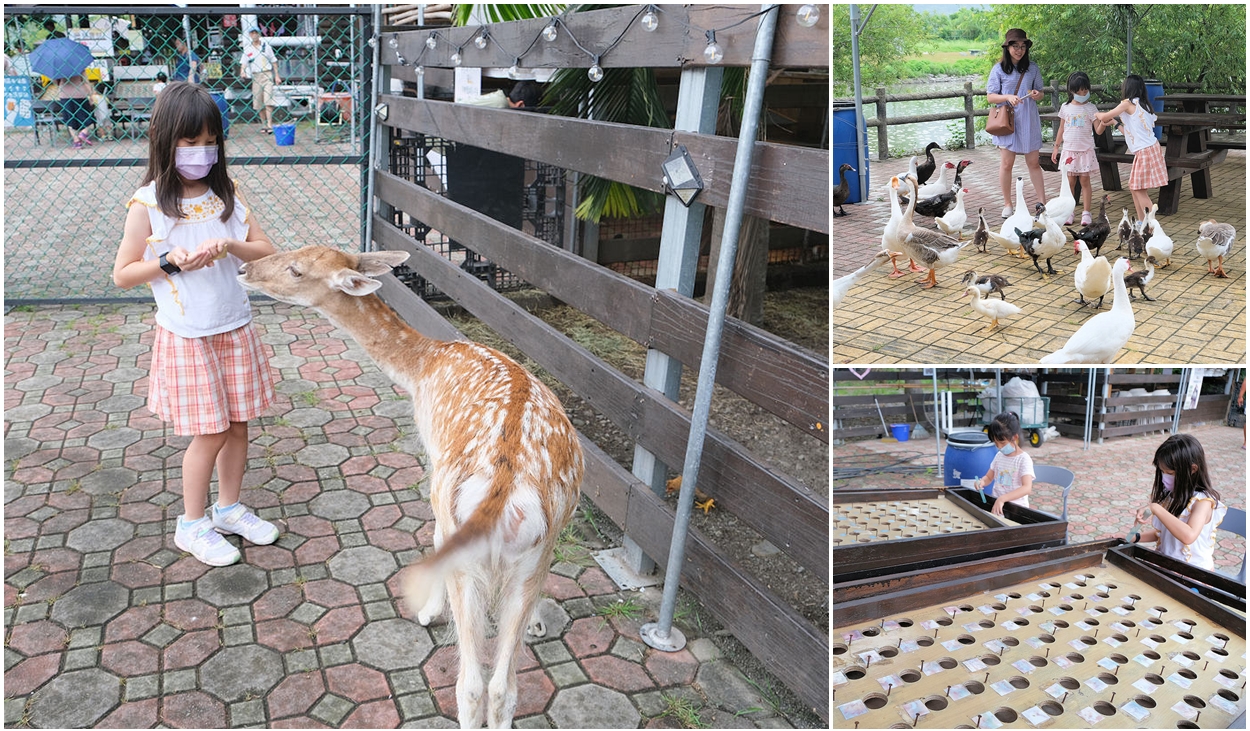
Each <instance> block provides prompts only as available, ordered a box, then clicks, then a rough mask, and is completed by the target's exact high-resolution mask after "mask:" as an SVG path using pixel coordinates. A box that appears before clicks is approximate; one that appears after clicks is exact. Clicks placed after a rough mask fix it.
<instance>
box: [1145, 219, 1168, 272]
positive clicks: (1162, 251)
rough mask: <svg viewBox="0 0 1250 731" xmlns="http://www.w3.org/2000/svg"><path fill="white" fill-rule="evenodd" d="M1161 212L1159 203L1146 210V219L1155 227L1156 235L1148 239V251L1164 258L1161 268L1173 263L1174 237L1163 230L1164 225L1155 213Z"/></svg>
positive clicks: (1156, 256)
mask: <svg viewBox="0 0 1250 731" xmlns="http://www.w3.org/2000/svg"><path fill="white" fill-rule="evenodd" d="M1158 212H1159V204H1158V203H1155V204H1153V205H1152V206H1150V210H1149V211H1147V212H1146V221H1147V223H1148V224H1149V225H1150V227H1151V228H1153V229H1154V235H1153V236H1151V237H1150V238H1149V239H1148V240H1146V242H1145V243H1146V253H1147V254H1149V255H1150V256H1153V257H1154V258H1156V259H1162V260H1163V263H1162V264H1160V265H1159V268H1161V269H1162V268H1165V267H1167V266H1168V265H1169V264H1171V263H1172V248H1173V246H1174V244H1173V243H1172V237H1171V236H1168V235H1167V234H1166V233H1164V232H1163V226H1161V225H1159V221H1158V219H1156V218H1155V215H1156V214H1157V213H1158Z"/></svg>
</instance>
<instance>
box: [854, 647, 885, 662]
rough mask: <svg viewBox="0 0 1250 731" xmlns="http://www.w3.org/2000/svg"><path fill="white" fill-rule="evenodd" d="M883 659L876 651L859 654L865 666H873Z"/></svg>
mask: <svg viewBox="0 0 1250 731" xmlns="http://www.w3.org/2000/svg"><path fill="white" fill-rule="evenodd" d="M883 659H884V658H882V657H881V655H880V654H878V653H877V651H876V650H869V651H868V652H861V653H859V661H860V662H862V663H864V664H865V665H871V664H872V663H874V662H881V660H883Z"/></svg>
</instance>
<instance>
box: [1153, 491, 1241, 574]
mask: <svg viewBox="0 0 1250 731" xmlns="http://www.w3.org/2000/svg"><path fill="white" fill-rule="evenodd" d="M1199 500H1206V501H1207V502H1210V503H1212V504H1213V510H1212V511H1211V519H1210V520H1209V521H1207V524H1206V525H1204V526H1202V531H1201V532H1199V533H1198V539H1197V540H1195V541H1194V542H1193V543H1191V544H1189V545H1188V546H1186V545H1185V544H1184V543H1181V542H1180V540H1179V539H1177V537H1176V536H1174V535H1172V533H1171V532H1170V531H1168V530H1167V529H1166V528H1164V527H1163V521H1161V520H1159V518H1158V516H1156V517H1154V518H1153V519H1152V522H1153V524H1154V527H1155V530H1156V531H1158V533H1159V553H1162V554H1163V555H1165V556H1171V557H1172V558H1175V559H1177V560H1179V561H1184V562H1185V563H1189V564H1193V565H1194V566H1197V567H1199V568H1203V569H1206V570H1207V571H1214V570H1215V529H1216V528H1218V527H1219V526H1220V523H1221V522H1223V520H1224V516H1225V515H1226V514H1227V513H1228V506H1227V505H1225V504H1224V503H1221V502H1217V501H1215V500H1213V499H1212V498H1209V497H1207V494H1206V493H1205V492H1197V493H1194V496H1193V498H1191V499H1190V501H1189V504H1188V505H1186V506H1185V509H1184V510H1183V511H1181V514H1180V520H1181V522H1182V523H1188V522H1189V512H1190V511H1191V510H1192V509H1193V507H1194V503H1196V502H1198V501H1199Z"/></svg>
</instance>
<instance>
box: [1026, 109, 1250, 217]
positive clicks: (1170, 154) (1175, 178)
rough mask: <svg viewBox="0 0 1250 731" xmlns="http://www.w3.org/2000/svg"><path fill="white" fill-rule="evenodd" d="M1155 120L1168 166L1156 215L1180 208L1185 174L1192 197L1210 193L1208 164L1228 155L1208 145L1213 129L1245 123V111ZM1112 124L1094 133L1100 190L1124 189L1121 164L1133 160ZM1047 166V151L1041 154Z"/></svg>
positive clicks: (1049, 117)
mask: <svg viewBox="0 0 1250 731" xmlns="http://www.w3.org/2000/svg"><path fill="white" fill-rule="evenodd" d="M1041 118H1042V121H1043V122H1058V121H1059V114H1058V113H1056V112H1051V113H1048V114H1043V115H1041ZM1155 123H1156V124H1158V125H1160V126H1162V127H1163V128H1164V131H1165V133H1166V135H1167V137H1166V142H1165V144H1164V148H1163V159H1164V162H1165V163H1166V164H1167V167H1168V184H1167V185H1165V186H1163V187H1162V188H1160V189H1159V195H1158V198H1157V200H1158V203H1159V215H1161V216H1170V215H1172V214H1174V213H1176V212H1177V210H1179V209H1180V202H1181V187H1182V184H1183V183H1184V180H1185V176H1186V175H1188V176H1189V177H1190V182H1191V183H1192V184H1193V189H1194V197H1195V198H1210V197H1211V195H1212V185H1211V166H1212V165H1218V164H1219V163H1221V162H1223V161H1224V158H1225V157H1227V156H1228V149H1227V148H1224V147H1221V148H1220V149H1213V148H1208V146H1207V143H1208V141H1209V139H1210V133H1211V130H1212V129H1229V128H1232V127H1238V126H1245V123H1246V115H1245V114H1200V113H1194V112H1159V113H1158V114H1157V115H1155ZM1111 132H1112V127H1110V126H1108V127H1107V128H1106V129H1104V130H1103V132H1102V134H1095V135H1094V147H1095V149H1096V150H1097V153H1098V170H1099V173H1100V174H1101V176H1102V189H1103V190H1123V189H1124V187H1123V185H1122V184H1121V181H1120V168H1119V164H1120V163H1130V164H1131V163H1132V162H1133V155H1132V154H1130V153H1129V152H1128V147H1127V145H1126V144H1125V143H1124V138H1123V137H1113V136H1112V134H1111ZM1041 158H1042V159H1043V160H1044V162H1045V165H1043V167H1047V169H1050V168H1051V167H1053V166H1052V165H1051V164H1050V154H1049V150H1047V151H1045V154H1043V155H1041Z"/></svg>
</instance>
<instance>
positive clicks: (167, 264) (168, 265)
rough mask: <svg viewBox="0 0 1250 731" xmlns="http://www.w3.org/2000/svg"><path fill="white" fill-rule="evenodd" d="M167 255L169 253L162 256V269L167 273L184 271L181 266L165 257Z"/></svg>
mask: <svg viewBox="0 0 1250 731" xmlns="http://www.w3.org/2000/svg"><path fill="white" fill-rule="evenodd" d="M167 255H168V254H167V253H166V254H161V258H160V262H161V271H163V272H165V273H166V274H177V273H178V272H180V271H182V269H181V268H179V267H178V265H177V264H175V263H173V262H172V261H170V260H168V259H166V258H165V257H166V256H167Z"/></svg>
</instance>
